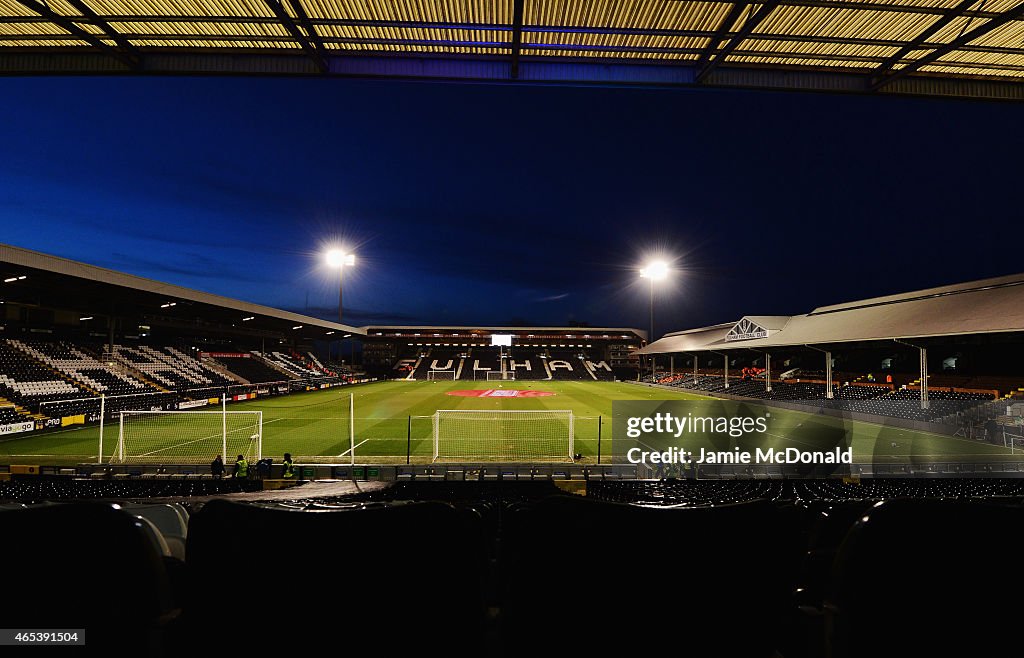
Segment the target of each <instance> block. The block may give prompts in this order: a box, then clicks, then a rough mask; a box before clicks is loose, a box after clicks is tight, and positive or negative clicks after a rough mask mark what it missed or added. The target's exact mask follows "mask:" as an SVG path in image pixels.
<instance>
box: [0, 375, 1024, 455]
mask: <svg viewBox="0 0 1024 658" xmlns="http://www.w3.org/2000/svg"><path fill="white" fill-rule="evenodd" d="M473 389H479V390H483V389H498V390H501V391H503V392H507V391H511V390H523V389H525V390H532V391H534V392H537V391H544V392H548V393H551V395H548V396H546V397H472V396H450V395H447V393H449V392H451V391H464V390H473ZM350 394H351V395H353V396H354V404H353V407H354V418H350V414H349V395H350ZM694 399H707V398H704V397H702V396H698V395H695V394H692V393H687V392H683V391H675V390H665V389H661V388H657V389H656V388H649V387H643V386H638V385H634V384H625V383H608V382H576V381H561V382H559V381H530V382H527V381H520V382H502V383H500V384H499V383H498V382H461V381H460V382H442V381H434V382H406V381H394V382H381V383H375V384H366V385H361V386H355V387H345V388H334V389H327V390H323V391H317V392H310V393H301V394H293V395H288V396H282V397H269V398H263V399H258V400H254V401H251V402H241V403H236V404H232V405H230V406H229V407H228V410H229V411H231V412H236V411H262V412H263V433H262V437H263V446H262V450H263V456H264V457H272V458H274V460H275V461H280V459H281V456H282V455H283V454H284V453H285V452H290V453H291V454H292V455H293V456H294V457H295V458H296V460H298V461H302V462H319V463H335V462H337V463H347V462H349V461H351V460H352V459H353V457H352V452H351V448H352V446H353V445H354V446H355V458H354V460H355V461H356V462H358V463H404V462H405V461H406V459H407V458H408V459H409V460H410V461H412V462H413V463H423V462H429V461H431V459H432V457H433V441H432V436H433V426H432V419H431V415H432V414H433V413H434V412H435V411H436V410H438V409H467V410H484V411H494V410H522V411H536V410H570V411H572V413H573V415H574V426H575V428H574V429H575V431H574V434H575V445H574V452H576V453H578V454H580V455H581V456H582V461H583V462H585V463H594V462H595V461H596V460H597V457H598V451H599V441H600V452H601V461H602V463H607V462H610V461H611V459H612V455H613V447H614V444H613V441H614V437H613V436H612V422H611V421H612V418H611V415H612V402H613V401H616V400H694ZM205 409H207V410H216V409H217V408H216V407H213V408H209V407H207V408H205ZM771 413H772V416H773V419H774V420H773V423H772V428H773V432H772V434H771V435H770V438H769V439H768V440H769V441H770V442H771V444H770V445H764V446H761V447H766V448H767V447H771V448H776V449H780V448H787V447H796V448H800V449H804V450H808V449H817V448H816V447H815V443H816V441H818V437H819V436H824V435H828V441H829V446H817V447H818V448H820V447H831V446H833V445H836V440H837V435H838V436H839V441H840V442H841V443H843V444H845V445H852V447H853V455H854V461H857V462H875V463H878V462H888V463H909V462H913V463H921V462H927V461H936V462H938V461H995V460H1001V459H1007V458H1014V459H1015V458H1017V457H1011V455H1010V454H1008V450H1007V449H1005V448H1003V447H1002V446H994V445H990V444H987V443H982V442H978V441H972V440H967V439H961V438H955V437H948V436H942V435H937V434H930V433H926V432H915V431H910V430H905V429H900V428H894V427H886V426H881V425H875V424H872V423H863V422H853V421H850V420H844V421H839V420H835V421H833V420H830V419H829V417H824V416H821V415H813V414H809V413H802V412H798V411H788V410H782V409H772V410H771ZM229 419H230V423H229V427H228V433H229V435H231V436H232V437H233V442H232V444H231V445H235V444H236V443H235V442H234V439H242V440H243V441H244V440H247V439H248V437H250V435H251V434H252V433H253V432H254V430H253V424H252V422H251V421H252V418H251V416H243V415H229ZM222 423H223V419H222V417H221V416H220V415H219V414H216V413H211V414H192V415H189V416H188V417H187V418H186V417H184V415H183V416H181V417H171V416H170V415H159V416H153V417H152V418H151V419H148V420H147V421H146V426H145V427H144V428H141V429H140V430H139V431H138V432H137V433H136V435H135V436H136V437H138V443H136V444H135V445H133V446H131V447H132V450H133V451H134V452H132V451H130V452H131V454H135V455H144V458H143V459H140V460H139V461H144V462H147V463H160V462H166V463H178V462H187V461H194V462H196V463H209V461H210V460H211V459H212V458H213V456H214V455H216V454H218V453H220V452H221V446H222V430H223V426H222ZM350 427H354V430H355V431H354V435H352V436H350ZM556 434H557V432H556ZM599 437H600V438H599ZM508 440H511V439H508ZM99 443H100V432H99V428H98V427H97V426H88V427H68V428H64V429H60V430H55V431H51V432H47V433H41V434H34V435H30V436H26V437H23V438H10V439H7V440H4V441H2V442H0V463H3V462H7V463H21V464H68V465H71V464H77V463H84V462H96V461H97V458H98V454H99ZM117 443H118V425H117V423H109V424H108V425H107V426H106V428H105V431H104V436H103V453H104V456H103V461H107V460H109V459H110V458H111V456H112V454H113V453H114V451H115V450H116V449H117ZM689 447H690V448H698V447H701V446H700V445H691V446H689ZM704 447H708V448H709V449H710V448H712V446H711V445H710V444H708V445H706V446H704ZM720 447H721V446H715V447H714V449H720ZM526 450H527V452H526V454H523V453H522V451H520V452H519V453H517V454H518V455H519V456H520V458H522V459H523V460H527V461H528V460H531V455H530V454H529V452H528V451H529V448H526ZM233 451H234V450H233V449H232V448H231V447H229V450H228V452H229V453H231V452H233ZM1019 454H1020V451H1018V456H1019ZM226 457H227V459H226V461H228V462H229V463H230V461H231V460H232V459H233V458H234V455H233V454H228V455H227V456H226ZM540 457H541V455H540V454H537V455H535V456H533V458H534V459H539V458H540ZM566 458H568V455H566ZM129 461H131V460H129ZM467 461H473V460H467Z"/></svg>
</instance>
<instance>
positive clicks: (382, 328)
mask: <svg viewBox="0 0 1024 658" xmlns="http://www.w3.org/2000/svg"><path fill="white" fill-rule="evenodd" d="M362 331H363V332H364V333H366V334H367V335H368V336H371V337H372V336H373V335H374V334H376V333H382V334H385V337H386V334H387V333H389V332H390V333H396V332H408V331H432V332H447V331H453V332H454V331H458V332H466V333H472V332H486V333H488V334H492V333H509V334H511V333H520V334H521V333H523V332H524V331H527V332H528V331H536V332H538V333H540V332H544V333H551V332H558V333H565V334H573V335H580V336H582V335H588V336H590V337H592V338H599V336H595V335H594V334H614V335H613V336H610V338H616V337H620V336H629V337H630V338H639V339H640V340H647V332H646V331H645V330H643V329H633V328H630V327H466V326H459V327H452V326H430V325H420V326H412V325H406V326H396V325H370V326H367V327H363V328H362ZM630 334H632V335H630Z"/></svg>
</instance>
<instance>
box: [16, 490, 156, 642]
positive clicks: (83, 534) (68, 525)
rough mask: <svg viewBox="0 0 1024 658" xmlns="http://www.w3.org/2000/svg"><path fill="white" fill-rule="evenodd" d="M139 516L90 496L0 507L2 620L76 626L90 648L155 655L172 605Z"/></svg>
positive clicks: (29, 625) (40, 625)
mask: <svg viewBox="0 0 1024 658" xmlns="http://www.w3.org/2000/svg"><path fill="white" fill-rule="evenodd" d="M140 523H141V522H140V521H139V519H136V518H135V517H133V516H131V515H130V514H128V513H127V512H125V511H123V510H120V509H117V508H115V507H112V506H110V505H103V504H94V503H80V504H67V505H45V506H37V507H29V508H26V509H17V510H10V511H2V512H0V536H3V541H0V564H3V565H4V578H3V583H4V596H2V597H0V619H2V620H3V624H4V627H5V628H27V629H41V628H48V629H60V628H68V629H72V628H75V629H78V628H81V629H85V631H86V646H87V647H89V649H90V653H96V655H99V653H100V652H102V653H103V654H104V655H135V656H140V655H160V653H161V650H162V647H163V646H164V642H165V639H166V638H165V631H166V630H167V628H168V623H169V622H170V621H171V620H173V618H174V616H175V612H176V611H175V610H174V609H173V607H172V604H171V596H170V589H169V586H168V581H167V574H166V571H165V567H164V563H163V558H162V556H160V555H159V554H158V553H157V550H156V548H155V545H154V543H153V541H152V537H151V536H150V535H149V534H148V532H147V530H146V529H144V528H143V527H142V526H141V525H140Z"/></svg>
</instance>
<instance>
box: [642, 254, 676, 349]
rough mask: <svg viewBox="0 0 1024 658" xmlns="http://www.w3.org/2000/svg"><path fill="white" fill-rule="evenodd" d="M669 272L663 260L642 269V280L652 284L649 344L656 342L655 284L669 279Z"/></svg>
mask: <svg viewBox="0 0 1024 658" xmlns="http://www.w3.org/2000/svg"><path fill="white" fill-rule="evenodd" d="M668 271H669V270H668V263H666V262H665V261H663V260H656V261H653V262H651V263H648V265H647V267H644V268H641V269H640V278H642V279H647V280H648V281H650V282H651V333H650V334H649V335H648V337H647V342H648V343H652V342H654V282H655V281H664V280H665V279H667V278H668Z"/></svg>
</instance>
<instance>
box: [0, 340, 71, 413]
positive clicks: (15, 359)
mask: <svg viewBox="0 0 1024 658" xmlns="http://www.w3.org/2000/svg"><path fill="white" fill-rule="evenodd" d="M86 395H89V393H88V392H87V391H83V390H82V389H80V388H79V387H77V386H75V385H73V384H70V383H68V382H67V381H65V380H64V379H61V378H60V377H59V376H58V375H57V374H56V373H55V372H54V371H53V370H51V369H50V368H47V367H46V366H44V365H42V364H41V363H40V362H39V361H38V360H36V359H34V358H32V357H31V356H29V355H28V354H26V353H25V352H23V351H22V350H20V349H18V348H17V347H16V346H15V345H12V344H11V341H8V340H0V397H5V398H7V399H8V400H10V401H11V402H14V403H16V404H19V405H22V406H24V407H28V408H31V409H38V408H39V404H40V403H42V402H48V401H51V400H61V399H68V398H80V397H84V396H86Z"/></svg>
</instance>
